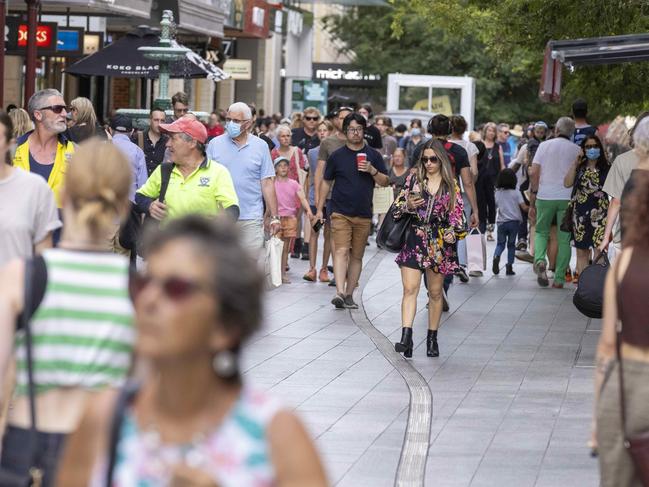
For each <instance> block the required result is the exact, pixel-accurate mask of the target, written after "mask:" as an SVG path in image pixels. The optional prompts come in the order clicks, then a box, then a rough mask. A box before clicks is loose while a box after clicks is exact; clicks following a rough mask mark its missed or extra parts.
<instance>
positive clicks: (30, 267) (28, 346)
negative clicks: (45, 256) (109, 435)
mask: <svg viewBox="0 0 649 487" xmlns="http://www.w3.org/2000/svg"><path fill="white" fill-rule="evenodd" d="M34 268H35V266H34V261H33V260H31V259H29V260H26V261H25V277H24V281H25V287H24V292H25V295H24V298H23V313H22V315H21V321H22V323H21V324H20V325H21V328H23V330H24V333H25V352H26V361H27V393H28V398H29V417H30V423H31V424H30V426H29V436H30V445H31V447H32V451H31V452H30V454H31V459H30V462H29V463H30V465H31V469H30V474H31V475H32V478H33V480H36V479H37V478H40V477H42V472H41V471H40V469H39V468H38V467H37V466H36V460H37V459H36V452H35V446H36V441H37V437H38V434H37V423H36V384H35V382H34V354H33V343H32V330H31V325H30V323H29V322H30V320H31V315H32V312H31V310H32V308H33V304H32V303H33V284H34Z"/></svg>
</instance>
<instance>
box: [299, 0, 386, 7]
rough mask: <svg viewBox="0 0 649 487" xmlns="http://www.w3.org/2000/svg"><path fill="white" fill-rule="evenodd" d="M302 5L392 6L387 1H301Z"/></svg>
mask: <svg viewBox="0 0 649 487" xmlns="http://www.w3.org/2000/svg"><path fill="white" fill-rule="evenodd" d="M300 3H326V4H327V5H331V4H334V5H348V6H350V7H354V6H367V7H389V6H390V4H389V3H388V2H387V1H385V0H300Z"/></svg>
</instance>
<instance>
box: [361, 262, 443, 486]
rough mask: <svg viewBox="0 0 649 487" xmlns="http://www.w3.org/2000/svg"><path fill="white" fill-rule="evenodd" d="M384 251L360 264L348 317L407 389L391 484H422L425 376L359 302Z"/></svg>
mask: <svg viewBox="0 0 649 487" xmlns="http://www.w3.org/2000/svg"><path fill="white" fill-rule="evenodd" d="M384 255H385V253H384V252H383V251H381V250H379V251H378V252H377V253H376V254H375V255H374V256H373V257H372V258H371V259H370V260H369V261H368V262H367V263H366V264H365V265H364V266H363V273H362V276H361V282H360V283H359V289H358V296H360V299H359V309H357V310H351V317H352V320H353V321H354V323H356V325H357V326H358V328H359V329H360V330H361V331H362V332H363V333H365V334H366V335H367V336H368V337H369V338H370V339H371V340H372V342H373V343H374V345H375V346H376V348H377V350H379V352H381V354H382V355H383V357H385V359H386V360H387V361H388V362H390V364H391V365H392V366H393V367H394V368H395V370H396V371H397V372H399V374H400V375H401V377H403V380H404V381H405V383H406V385H407V387H408V391H409V393H410V404H409V408H408V424H407V426H406V431H405V435H404V439H403V446H402V448H401V456H400V457H399V466H398V468H397V472H396V476H395V485H396V486H399V487H415V486H423V485H424V477H425V473H426V460H427V456H428V447H429V444H430V427H431V418H432V414H433V396H432V394H431V392H430V388H429V387H428V383H427V382H426V379H424V377H423V376H422V375H421V374H420V373H419V372H418V371H417V369H415V368H414V367H413V366H412V365H411V364H410V362H408V361H407V360H406V359H404V358H403V356H402V355H401V354H400V353H397V352H396V351H395V350H394V345H393V343H392V342H391V341H390V340H389V339H388V338H387V337H386V336H385V335H384V334H383V333H381V332H380V331H379V330H378V329H377V328H376V327H375V326H374V325H373V324H372V322H371V321H370V320H369V318H368V317H367V314H366V312H365V308H364V306H363V290H364V289H365V285H366V284H367V282H368V281H369V280H370V278H371V277H372V275H373V274H374V272H375V271H376V269H377V267H378V265H379V263H380V262H381V260H382V259H383V257H384Z"/></svg>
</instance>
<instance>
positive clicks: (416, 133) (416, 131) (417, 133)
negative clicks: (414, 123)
mask: <svg viewBox="0 0 649 487" xmlns="http://www.w3.org/2000/svg"><path fill="white" fill-rule="evenodd" d="M410 135H412V136H413V137H418V136H420V135H421V129H419V128H414V129H412V130H411V131H410Z"/></svg>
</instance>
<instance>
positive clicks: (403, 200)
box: [393, 174, 467, 275]
mask: <svg viewBox="0 0 649 487" xmlns="http://www.w3.org/2000/svg"><path fill="white" fill-rule="evenodd" d="M413 191H414V192H419V193H420V194H421V197H422V198H423V199H424V201H425V204H424V205H422V206H420V207H419V208H417V209H416V210H409V209H408V206H407V201H408V197H409V196H410V193H411V192H413ZM453 191H455V205H454V207H453V208H452V209H451V208H450V199H451V198H450V193H449V192H448V191H441V192H438V193H437V194H430V193H429V192H428V190H427V188H426V185H420V184H419V181H418V180H417V175H416V174H410V175H409V176H408V179H407V180H406V184H405V186H404V188H403V189H402V190H401V192H400V193H399V195H398V196H397V199H396V200H395V202H394V206H393V209H394V210H393V216H394V218H395V219H399V218H402V217H404V215H406V214H411V215H413V217H412V227H411V231H410V232H408V234H407V236H406V241H405V244H404V246H403V249H402V250H401V252H400V253H399V254H398V255H397V258H396V262H397V264H399V265H400V266H405V267H410V268H413V269H419V270H425V269H431V270H433V272H437V273H440V274H446V275H448V274H453V273H454V272H455V271H456V270H457V269H458V262H457V240H460V239H463V238H464V237H465V236H466V233H467V230H466V217H465V215H464V205H463V201H462V195H461V193H460V188H459V186H458V185H457V183H454V188H453ZM449 231H451V232H453V234H454V235H455V238H456V242H455V243H451V244H449V243H446V242H445V241H444V235H445V234H446V233H448V232H449Z"/></svg>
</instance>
